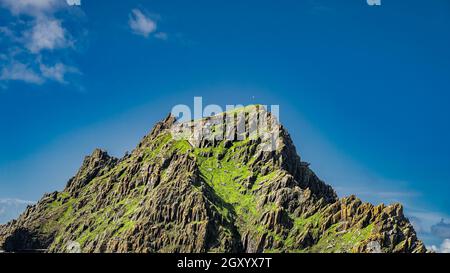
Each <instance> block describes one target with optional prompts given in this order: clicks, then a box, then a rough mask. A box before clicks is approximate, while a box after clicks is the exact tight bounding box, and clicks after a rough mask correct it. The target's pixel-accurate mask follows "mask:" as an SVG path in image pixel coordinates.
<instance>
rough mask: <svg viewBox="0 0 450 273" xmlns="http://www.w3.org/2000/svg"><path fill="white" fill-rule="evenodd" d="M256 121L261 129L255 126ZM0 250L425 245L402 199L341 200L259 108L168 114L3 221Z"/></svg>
mask: <svg viewBox="0 0 450 273" xmlns="http://www.w3.org/2000/svg"><path fill="white" fill-rule="evenodd" d="M263 117H266V120H268V121H269V122H268V125H267V126H265V127H261V126H254V125H255V124H256V123H255V122H254V120H255V119H254V118H256V120H262V118H263ZM220 121H233V123H232V124H233V126H229V123H227V122H225V123H223V125H222V124H221V123H220ZM240 125H242V127H241V128H244V129H245V130H244V131H243V133H242V132H240V130H237V129H236V128H238V127H239V126H240ZM196 128H197V129H198V128H201V130H196ZM205 131H207V132H208V133H207V134H205V133H204V132H205ZM180 132H181V133H180ZM196 132H197V133H198V132H200V134H196ZM255 132H256V133H255ZM274 132H276V138H274V137H273V135H274ZM268 145H269V146H268ZM270 147H272V148H273V149H270ZM0 249H4V250H5V251H33V250H34V251H46V252H425V251H426V249H425V247H424V245H423V243H422V242H421V241H420V240H418V239H417V236H416V233H415V231H414V228H413V227H412V225H411V224H410V222H409V221H408V219H407V218H405V216H404V215H403V208H402V206H401V205H400V204H394V205H390V206H385V205H383V204H381V205H378V206H374V205H371V204H368V203H363V202H362V201H361V200H359V199H358V198H356V197H355V196H350V197H346V198H343V199H339V198H338V197H337V195H336V193H335V192H334V190H333V189H332V188H331V187H330V186H329V185H327V184H325V183H324V182H323V181H321V180H320V179H319V178H318V177H317V176H316V175H315V174H314V172H313V171H312V170H311V169H310V168H309V164H308V163H305V162H302V161H301V159H300V157H299V156H298V155H297V152H296V149H295V147H294V145H293V142H292V140H291V138H290V136H289V134H288V133H287V131H286V130H285V128H284V127H283V126H282V125H280V124H278V123H277V122H276V121H275V118H274V117H273V116H271V115H270V114H269V113H267V112H266V111H265V110H264V108H263V107H260V106H247V107H244V108H240V109H237V110H233V111H229V112H225V113H222V114H218V115H215V116H212V117H208V118H204V119H201V120H196V121H190V122H180V123H178V122H176V119H175V118H174V117H173V116H171V115H169V116H168V117H167V118H166V119H164V120H163V121H161V122H159V123H157V124H156V126H155V127H154V128H153V130H152V131H151V132H150V133H149V134H148V135H147V136H145V137H144V138H143V140H142V141H141V142H140V143H139V144H138V146H137V147H136V148H135V149H134V151H133V152H132V153H131V154H127V155H126V156H124V157H123V158H120V159H118V158H114V157H111V156H109V155H108V154H107V153H106V152H104V151H102V150H95V151H94V152H93V153H92V155H90V156H87V157H86V158H85V159H84V162H83V164H82V166H81V168H80V170H79V171H78V173H77V174H76V175H75V176H74V177H73V178H72V179H70V180H69V182H68V183H67V186H66V188H65V189H64V190H63V191H62V192H54V193H51V194H46V195H45V196H44V197H43V198H42V199H41V200H40V201H39V202H38V203H37V204H36V205H34V206H29V207H28V208H27V209H26V211H25V212H24V213H23V214H22V215H21V216H20V217H19V218H18V219H17V220H13V221H11V222H10V223H8V224H6V225H3V226H0Z"/></svg>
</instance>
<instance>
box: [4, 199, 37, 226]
mask: <svg viewBox="0 0 450 273" xmlns="http://www.w3.org/2000/svg"><path fill="white" fill-rule="evenodd" d="M33 203H35V202H33V201H28V200H21V199H14V198H5V199H0V224H3V223H6V222H8V221H10V220H12V219H14V218H17V217H18V216H19V215H20V214H21V213H22V212H23V211H24V210H25V208H26V207H27V206H28V205H32V204H33Z"/></svg>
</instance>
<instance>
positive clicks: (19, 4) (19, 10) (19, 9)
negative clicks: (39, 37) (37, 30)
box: [0, 0, 65, 16]
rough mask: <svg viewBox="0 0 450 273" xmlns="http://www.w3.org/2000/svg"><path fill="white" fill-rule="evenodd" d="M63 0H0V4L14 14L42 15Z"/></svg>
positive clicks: (58, 6) (60, 4)
mask: <svg viewBox="0 0 450 273" xmlns="http://www.w3.org/2000/svg"><path fill="white" fill-rule="evenodd" d="M64 3H65V1H64V0H0V4H1V5H2V6H3V7H5V8H7V9H9V10H10V11H11V13H12V14H14V15H21V14H26V15H31V16H42V15H43V14H45V13H51V12H54V11H55V10H56V9H58V8H60V7H62V6H63V5H64Z"/></svg>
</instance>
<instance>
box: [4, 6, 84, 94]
mask: <svg viewBox="0 0 450 273" xmlns="http://www.w3.org/2000/svg"><path fill="white" fill-rule="evenodd" d="M0 8H5V9H7V10H8V11H9V12H10V16H7V17H6V18H5V21H6V22H7V24H6V25H4V26H0V41H2V44H3V45H2V46H3V47H5V50H4V53H3V55H2V58H1V59H0V68H1V69H0V73H1V74H0V81H3V83H2V86H5V82H9V81H22V82H26V83H29V84H38V85H40V84H43V83H45V82H46V81H48V80H50V81H55V82H59V83H64V84H66V83H67V79H66V75H68V74H72V73H77V72H78V69H76V68H74V67H73V65H67V64H66V62H67V60H68V56H69V54H67V53H68V52H65V51H64V52H61V50H63V49H72V52H73V49H75V40H76V39H75V38H74V37H72V35H71V33H70V32H69V30H68V29H67V28H66V27H65V26H64V22H65V21H67V20H68V18H69V17H67V16H66V17H64V16H65V15H66V14H65V13H64V12H62V11H65V9H69V8H71V9H78V7H75V6H69V5H68V4H67V1H66V0H21V1H17V0H0ZM71 18H72V17H71ZM63 59H64V61H63Z"/></svg>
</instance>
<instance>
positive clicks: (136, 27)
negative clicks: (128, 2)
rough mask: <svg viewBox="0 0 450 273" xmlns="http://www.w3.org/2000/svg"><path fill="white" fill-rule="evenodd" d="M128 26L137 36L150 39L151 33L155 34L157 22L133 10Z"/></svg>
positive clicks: (137, 10) (139, 11)
mask: <svg viewBox="0 0 450 273" xmlns="http://www.w3.org/2000/svg"><path fill="white" fill-rule="evenodd" d="M128 25H129V26H130V28H131V30H132V31H133V32H134V33H135V34H138V35H141V36H144V37H148V36H149V35H150V34H151V33H153V32H155V31H156V28H157V25H156V22H155V21H154V20H152V19H151V18H150V16H148V15H145V14H144V13H143V12H142V11H141V10H139V9H133V10H132V11H131V13H130V15H129V20H128Z"/></svg>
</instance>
